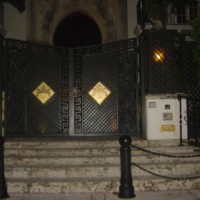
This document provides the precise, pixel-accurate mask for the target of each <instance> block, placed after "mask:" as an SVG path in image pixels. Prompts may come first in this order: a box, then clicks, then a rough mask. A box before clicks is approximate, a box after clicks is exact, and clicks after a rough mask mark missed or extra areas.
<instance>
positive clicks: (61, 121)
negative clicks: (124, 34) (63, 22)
mask: <svg viewBox="0 0 200 200" xmlns="http://www.w3.org/2000/svg"><path fill="white" fill-rule="evenodd" d="M5 60H6V62H5V69H6V73H5V88H6V98H5V99H6V134H7V135H8V136H15V137H16V136H33V137H34V136H37V137H39V136H59V135H63V136H64V135H65V136H66V135H113V134H115V135H116V134H131V135H135V134H137V133H138V121H139V120H138V119H139V116H138V113H139V110H138V89H137V88H138V83H137V82H138V81H137V77H138V75H137V73H138V72H137V40H136V39H132V40H126V41H121V42H116V43H113V44H105V45H99V46H93V47H86V48H80V49H74V50H69V49H64V48H56V47H50V46H44V45H38V44H32V43H27V42H22V41H17V40H11V39H7V40H6V49H5ZM69 75H70V76H69ZM104 98H105V99H104Z"/></svg>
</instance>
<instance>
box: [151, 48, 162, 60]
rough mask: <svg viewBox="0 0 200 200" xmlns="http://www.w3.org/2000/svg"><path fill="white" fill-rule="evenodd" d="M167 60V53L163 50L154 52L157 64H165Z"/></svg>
mask: <svg viewBox="0 0 200 200" xmlns="http://www.w3.org/2000/svg"><path fill="white" fill-rule="evenodd" d="M164 59H165V52H164V50H163V49H155V50H154V51H153V60H154V61H155V62H163V61H164Z"/></svg>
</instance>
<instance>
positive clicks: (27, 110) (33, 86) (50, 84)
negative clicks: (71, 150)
mask: <svg viewBox="0 0 200 200" xmlns="http://www.w3.org/2000/svg"><path fill="white" fill-rule="evenodd" d="M6 46H7V51H6V52H7V53H6V55H7V61H8V62H7V75H8V76H7V77H8V80H7V109H8V112H7V133H8V134H10V135H15V136H17V135H20V136H21V135H22V134H23V135H25V136H28V135H30V136H31V135H32V136H34V135H38V134H39V135H41V134H47V135H55V134H56V135H59V134H68V132H69V100H68V91H69V89H68V87H69V83H68V82H69V81H68V79H69V72H68V71H69V70H68V66H69V64H68V50H67V49H60V48H55V47H49V46H42V45H36V44H30V43H24V42H21V41H14V40H8V41H7V45H6ZM19 47H20V48H19ZM45 98H47V99H48V98H49V99H48V100H46V99H45ZM40 100H41V101H40ZM44 100H46V102H45V101H44ZM16 113H17V115H16ZM16 126H17V127H16Z"/></svg>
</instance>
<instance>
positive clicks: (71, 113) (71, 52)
mask: <svg viewBox="0 0 200 200" xmlns="http://www.w3.org/2000/svg"><path fill="white" fill-rule="evenodd" d="M73 66H74V50H73V49H69V116H70V117H69V135H74V134H75V129H74V96H73V90H74V68H73Z"/></svg>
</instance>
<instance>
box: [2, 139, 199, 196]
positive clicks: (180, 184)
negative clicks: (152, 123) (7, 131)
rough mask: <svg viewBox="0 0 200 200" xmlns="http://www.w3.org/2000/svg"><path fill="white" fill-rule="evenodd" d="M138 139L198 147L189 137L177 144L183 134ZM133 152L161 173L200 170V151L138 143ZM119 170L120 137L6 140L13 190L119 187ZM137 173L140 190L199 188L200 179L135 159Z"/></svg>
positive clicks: (8, 175)
mask: <svg viewBox="0 0 200 200" xmlns="http://www.w3.org/2000/svg"><path fill="white" fill-rule="evenodd" d="M133 144H134V145H137V146H139V147H142V148H145V149H146V150H148V151H153V152H156V153H157V152H159V153H164V154H170V155H171V154H172V155H192V154H196V153H198V152H195V151H194V148H193V147H191V146H188V145H187V144H185V143H184V146H182V147H180V146H178V144H179V141H178V140H173V141H171V140H169V141H145V140H135V141H133ZM131 153H132V154H131V155H132V162H133V163H137V164H139V165H140V166H141V167H143V168H145V169H146V170H149V171H152V172H153V173H156V174H160V175H164V176H175V177H177V176H178V177H180V176H182V177H185V176H197V175H199V174H200V157H193V158H188V159H187V158H168V157H163V156H155V155H152V154H148V153H146V152H143V151H141V150H137V148H132V152H131ZM120 173H121V169H120V144H119V142H118V141H117V140H109V141H106V140H100V141H93V140H92V141H86V140H85V141H76V140H62V141H61V140H56V141H53V140H50V141H46V139H45V140H41V141H38V139H34V141H31V140H30V141H27V140H26V141H20V140H19V141H15V140H13V141H6V143H5V176H6V179H7V184H8V190H9V191H10V192H26V193H27V192H31V193H44V192H45V193H61V192H65V193H66V192H72V191H73V192H107V191H108V192H117V191H118V188H119V182H120V181H119V180H120ZM132 175H133V179H134V185H135V190H136V191H144V190H165V189H170V188H171V189H180V188H181V189H184V188H185V189H190V188H198V187H199V182H200V181H199V179H195V180H168V179H166V178H164V177H159V178H158V177H156V176H152V175H150V174H149V173H148V172H147V171H144V170H142V169H139V168H138V167H137V166H134V165H133V166H132ZM198 181H199V182H198Z"/></svg>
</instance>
